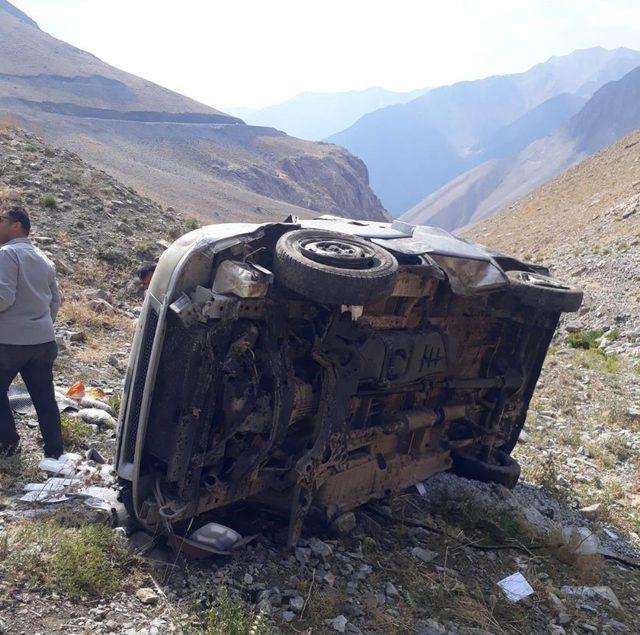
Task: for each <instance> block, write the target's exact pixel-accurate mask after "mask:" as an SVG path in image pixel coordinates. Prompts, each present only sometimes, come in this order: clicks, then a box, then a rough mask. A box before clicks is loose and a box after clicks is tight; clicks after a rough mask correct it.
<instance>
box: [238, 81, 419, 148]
mask: <svg viewBox="0 0 640 635" xmlns="http://www.w3.org/2000/svg"><path fill="white" fill-rule="evenodd" d="M427 90H428V89H426V88H425V89H419V90H413V91H411V92H408V93H396V92H392V91H389V90H385V89H384V88H379V87H376V88H367V89H366V90H358V91H356V90H354V91H348V92H342V93H312V92H308V93H301V94H299V95H296V96H295V97H293V98H292V99H289V100H287V101H285V102H283V103H281V104H276V105H274V106H268V107H267V108H262V109H259V110H249V109H238V110H237V111H235V112H236V114H237V116H238V117H242V118H243V119H244V120H245V121H246V122H247V123H249V124H252V125H254V126H271V127H273V128H277V129H278V130H283V131H284V132H286V133H287V134H290V135H293V136H294V137H300V138H301V139H311V140H312V141H319V140H320V139H325V138H326V137H328V136H330V135H332V134H335V133H337V132H339V131H340V130H344V129H345V128H347V127H349V126H351V125H352V124H353V123H355V122H356V121H357V120H358V119H359V118H360V117H362V115H365V114H366V113H368V112H372V111H374V110H377V109H378V108H384V107H385V106H389V105H391V104H403V103H406V102H408V101H411V100H413V99H415V98H416V97H419V96H420V95H422V94H424V93H425V92H426V91H427Z"/></svg>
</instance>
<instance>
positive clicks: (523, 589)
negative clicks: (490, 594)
mask: <svg viewBox="0 0 640 635" xmlns="http://www.w3.org/2000/svg"><path fill="white" fill-rule="evenodd" d="M498 586H499V587H500V588H501V589H502V590H503V591H504V593H505V595H506V596H507V600H509V602H519V601H520V600H522V598H526V597H528V596H530V595H533V593H534V590H533V587H532V586H531V585H530V584H529V583H528V582H527V580H526V578H525V577H524V576H523V575H522V573H520V572H518V573H514V574H512V575H510V576H508V577H506V578H504V579H503V580H500V582H498Z"/></svg>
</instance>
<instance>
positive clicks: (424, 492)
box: [416, 481, 427, 497]
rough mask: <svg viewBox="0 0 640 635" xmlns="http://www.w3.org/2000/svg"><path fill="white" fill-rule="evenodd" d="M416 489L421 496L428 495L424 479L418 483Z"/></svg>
mask: <svg viewBox="0 0 640 635" xmlns="http://www.w3.org/2000/svg"><path fill="white" fill-rule="evenodd" d="M416 489H417V490H418V494H420V496H422V497H424V496H426V495H427V488H426V487H425V486H424V483H423V482H422V481H419V482H418V483H416Z"/></svg>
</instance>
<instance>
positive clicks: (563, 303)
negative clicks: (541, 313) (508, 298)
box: [506, 271, 583, 313]
mask: <svg viewBox="0 0 640 635" xmlns="http://www.w3.org/2000/svg"><path fill="white" fill-rule="evenodd" d="M506 274H507V277H508V278H509V283H510V285H511V286H510V288H511V290H512V292H513V293H514V294H515V295H516V296H517V298H518V299H519V300H520V302H522V304H524V305H525V306H531V307H535V308H537V309H543V310H545V311H559V312H561V313H571V312H573V311H577V310H578V309H579V308H580V305H581V304H582V295H583V294H582V291H581V290H580V289H578V288H577V287H573V286H571V285H570V284H567V283H566V282H562V281H560V280H556V279H555V278H551V277H550V276H543V275H542V274H540V273H532V272H530V271H507V272H506Z"/></svg>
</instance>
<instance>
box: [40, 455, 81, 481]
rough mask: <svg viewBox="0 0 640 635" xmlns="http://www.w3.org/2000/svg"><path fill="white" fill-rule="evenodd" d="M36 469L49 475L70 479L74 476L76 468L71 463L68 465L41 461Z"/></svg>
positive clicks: (64, 462)
mask: <svg viewBox="0 0 640 635" xmlns="http://www.w3.org/2000/svg"><path fill="white" fill-rule="evenodd" d="M38 467H39V468H40V469H41V470H43V471H45V472H50V473H51V474H57V475H60V476H67V477H71V476H75V475H76V468H75V467H74V466H73V464H72V463H68V462H66V461H60V460H56V459H42V461H40V463H38Z"/></svg>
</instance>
